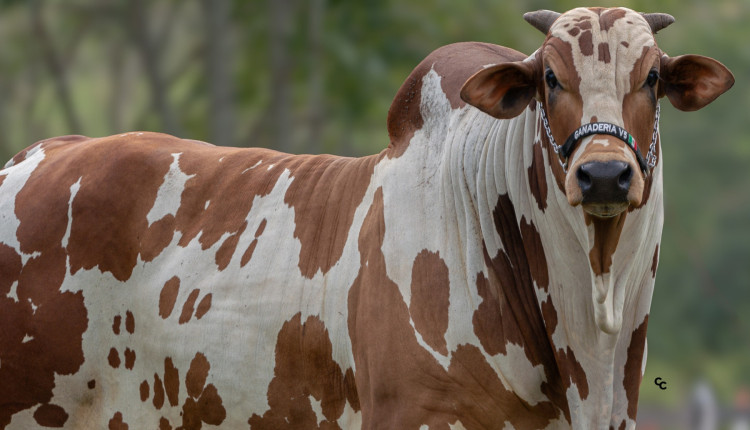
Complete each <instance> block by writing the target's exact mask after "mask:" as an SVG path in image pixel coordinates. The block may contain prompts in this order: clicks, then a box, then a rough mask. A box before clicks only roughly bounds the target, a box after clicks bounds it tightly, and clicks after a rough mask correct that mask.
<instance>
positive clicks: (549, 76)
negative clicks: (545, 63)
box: [544, 68, 560, 89]
mask: <svg viewBox="0 0 750 430" xmlns="http://www.w3.org/2000/svg"><path fill="white" fill-rule="evenodd" d="M544 81H545V82H546V83H547V86H548V87H550V89H555V88H556V87H557V86H559V85H560V83H559V82H558V81H557V76H555V72H553V71H552V69H549V68H548V69H547V71H546V72H544Z"/></svg>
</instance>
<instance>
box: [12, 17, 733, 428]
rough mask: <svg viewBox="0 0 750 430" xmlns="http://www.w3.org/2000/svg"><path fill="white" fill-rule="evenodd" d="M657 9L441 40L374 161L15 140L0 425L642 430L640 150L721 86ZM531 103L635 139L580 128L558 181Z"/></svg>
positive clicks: (651, 177)
mask: <svg viewBox="0 0 750 430" xmlns="http://www.w3.org/2000/svg"><path fill="white" fill-rule="evenodd" d="M655 17H656V18H658V20H661V21H669V19H668V17H666V16H664V15H658V16H648V15H647V16H643V15H640V14H638V13H635V12H633V11H630V10H628V9H620V8H618V9H598V8H594V9H575V10H573V11H570V12H568V13H566V14H563V15H562V16H558V14H554V13H552V12H537V13H532V14H531V15H528V16H527V18H528V19H529V20H530V21H531V22H532V23H534V25H535V26H537V27H538V28H540V29H542V30H543V31H544V32H545V33H547V36H546V39H545V41H544V44H543V45H542V47H541V48H540V49H539V50H538V51H536V52H535V53H534V54H532V55H531V56H526V55H523V54H521V53H519V52H516V51H514V50H512V49H508V48H504V47H501V46H496V45H491V44H484V43H460V44H455V45H449V46H446V47H443V48H440V49H438V50H436V51H435V52H433V53H432V54H430V55H429V56H428V57H427V58H426V59H425V60H424V61H423V62H422V63H420V64H419V65H418V66H417V67H416V69H415V70H414V71H413V72H412V74H411V75H410V76H409V77H408V79H407V81H406V82H405V84H404V85H403V86H402V87H401V89H400V90H399V92H398V94H397V95H396V98H395V100H394V102H393V105H392V107H391V109H390V112H389V114H388V124H387V125H388V132H389V134H390V138H391V143H390V145H389V146H388V148H386V149H385V150H384V151H383V152H381V153H380V154H377V155H373V156H369V157H364V158H343V157H336V156H329V155H317V156H312V155H288V154H282V153H278V152H274V151H271V150H265V149H236V148H220V147H215V146H212V145H209V144H205V143H202V142H197V141H191V140H184V139H178V138H175V137H171V136H167V135H163V134H157V133H127V134H122V135H117V136H111V137H105V138H96V139H94V138H87V137H82V136H67V137H60V138H53V139H48V140H45V141H42V142H39V143H37V144H35V145H32V146H31V147H29V148H28V149H26V150H24V151H23V152H21V153H20V154H18V155H17V156H16V157H15V158H14V159H13V160H11V161H10V162H9V163H8V164H7V166H6V168H5V169H3V170H2V171H0V219H1V220H2V224H1V226H0V387H1V389H0V429H28V428H38V427H52V428H69V429H93V428H97V429H104V428H109V429H128V428H130V429H153V428H159V429H201V428H204V427H206V428H209V427H213V426H218V427H221V428H226V429H240V428H249V429H253V430H259V429H275V430H276V429H359V428H362V429H406V430H409V429H413V430H417V429H432V430H448V429H505V430H507V429H558V428H559V429H568V428H575V429H608V428H609V429H633V428H634V427H635V418H636V411H637V401H638V387H639V384H640V380H641V377H642V372H643V368H644V365H645V353H646V327H647V323H648V313H649V307H650V301H651V294H652V288H653V285H654V276H655V275H656V266H657V261H658V254H659V240H660V235H661V229H662V220H663V214H662V212H663V209H662V164H661V159H662V153H661V147H660V146H659V142H658V139H657V140H655V141H654V149H655V155H656V156H657V157H658V158H657V159H658V162H657V163H656V164H655V165H654V167H653V168H651V167H649V168H648V169H646V170H641V169H640V168H639V165H638V164H637V163H636V155H635V152H634V151H641V152H642V153H643V155H644V156H645V155H646V152H647V151H649V142H650V141H651V135H652V131H653V128H654V122H655V112H656V104H657V101H658V100H659V99H660V98H662V96H665V95H666V96H667V97H668V99H669V100H670V101H671V102H672V104H674V105H675V106H676V107H677V108H679V109H682V110H695V109H698V108H700V107H702V106H704V105H706V104H708V103H709V102H711V101H712V100H713V99H715V98H716V97H718V96H719V95H720V94H721V93H722V92H724V91H725V90H727V89H728V88H729V87H730V86H731V84H732V82H733V79H732V76H731V73H730V72H729V71H728V70H727V69H726V68H724V67H723V66H722V65H720V64H719V63H718V62H716V61H715V60H712V59H710V58H706V57H698V56H689V55H688V56H682V57H674V58H672V57H668V56H667V55H666V54H664V53H663V52H661V51H660V50H659V49H658V48H657V46H656V43H655V41H654V36H653V33H654V32H655V31H656V30H658V29H660V28H661V27H663V26H664V22H662V23H661V24H658V23H657V24H654V18H655ZM658 20H657V21H658ZM669 22H671V21H669ZM538 103H539V104H538ZM542 109H544V110H542ZM543 111H544V112H546V116H547V117H548V118H549V128H550V133H551V134H550V136H552V137H553V138H554V139H555V140H556V141H558V142H563V141H565V139H566V137H567V136H568V135H569V134H570V133H571V132H573V131H574V130H575V129H576V128H578V127H579V126H581V125H585V124H588V123H589V122H597V121H598V122H606V123H609V124H615V125H617V126H620V127H623V128H624V129H627V130H628V131H629V133H630V134H631V135H633V136H634V137H635V139H637V141H638V142H640V145H639V146H638V148H637V149H631V148H630V147H629V146H627V145H626V143H625V142H623V141H621V140H619V139H617V138H615V137H613V136H610V135H606V134H596V135H590V136H586V137H585V138H583V139H581V141H580V142H578V143H577V144H576V148H575V149H574V151H573V152H572V154H571V156H570V159H569V160H568V169H567V170H564V169H563V167H562V166H561V164H560V162H559V156H558V155H557V154H556V153H555V152H554V150H553V146H552V145H551V140H550V137H549V136H548V135H547V133H546V132H545V128H544V127H543V120H542V112H543ZM597 163H598V164H597ZM608 166H609V167H608ZM612 166H614V167H616V168H617V169H618V170H617V172H616V176H615V182H612V183H609V182H607V180H608V179H607V177H605V176H606V175H604V174H602V173H601V172H604V173H607V172H609V170H611V169H610V167H612ZM608 169H609V170H608ZM610 176H611V175H610ZM610 182H611V181H610ZM597 184H599V185H597ZM601 184H604V185H601ZM607 184H609V185H607ZM612 184H614V185H612ZM610 185H611V186H612V187H616V188H613V190H614V191H612V190H610V191H607V190H608V188H607V189H605V188H606V186H610ZM625 185H627V187H625ZM597 186H600V187H604V188H602V189H604V190H605V191H601V190H599V191H596V190H597V188H596V187H597ZM617 187H619V188H617ZM592 190H593V191H592Z"/></svg>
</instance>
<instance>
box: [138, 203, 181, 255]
mask: <svg viewBox="0 0 750 430" xmlns="http://www.w3.org/2000/svg"><path fill="white" fill-rule="evenodd" d="M174 230H175V219H174V215H172V214H167V215H165V216H164V217H163V218H161V219H160V220H158V221H155V222H154V223H153V224H151V225H150V226H149V227H148V229H147V230H146V232H145V234H144V236H143V240H142V241H141V259H143V261H147V262H148V261H153V259H154V258H156V257H157V256H158V255H159V254H161V252H162V251H164V249H165V248H166V247H167V245H169V243H170V242H172V237H174Z"/></svg>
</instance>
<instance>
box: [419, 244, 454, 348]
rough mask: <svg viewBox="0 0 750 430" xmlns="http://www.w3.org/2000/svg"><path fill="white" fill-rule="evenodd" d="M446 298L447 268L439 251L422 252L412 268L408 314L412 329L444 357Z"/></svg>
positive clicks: (448, 282)
mask: <svg viewBox="0 0 750 430" xmlns="http://www.w3.org/2000/svg"><path fill="white" fill-rule="evenodd" d="M449 298H450V279H449V277H448V266H447V265H446V264H445V261H443V259H442V258H440V253H439V252H437V253H434V252H430V251H427V250H423V251H422V252H420V253H419V254H418V255H417V257H416V258H415V259H414V265H413V266H412V271H411V304H410V306H409V312H410V314H411V318H412V320H413V321H414V328H416V329H417V331H419V333H420V334H421V335H422V338H423V339H424V341H425V342H426V343H427V344H428V345H430V346H431V347H432V348H434V349H435V350H436V351H438V352H439V353H441V354H443V355H447V354H448V349H447V346H446V343H445V332H446V331H447V330H448V308H449V307H450V302H449Z"/></svg>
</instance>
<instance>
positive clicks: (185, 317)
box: [178, 288, 200, 324]
mask: <svg viewBox="0 0 750 430" xmlns="http://www.w3.org/2000/svg"><path fill="white" fill-rule="evenodd" d="M199 294H200V290H199V289H197V288H196V289H194V290H193V291H191V292H190V294H188V297H187V300H185V304H184V305H182V313H181V314H180V319H179V320H178V322H179V323H180V324H185V323H186V322H188V321H190V318H192V317H193V312H194V311H195V301H196V300H198V295H199Z"/></svg>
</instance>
